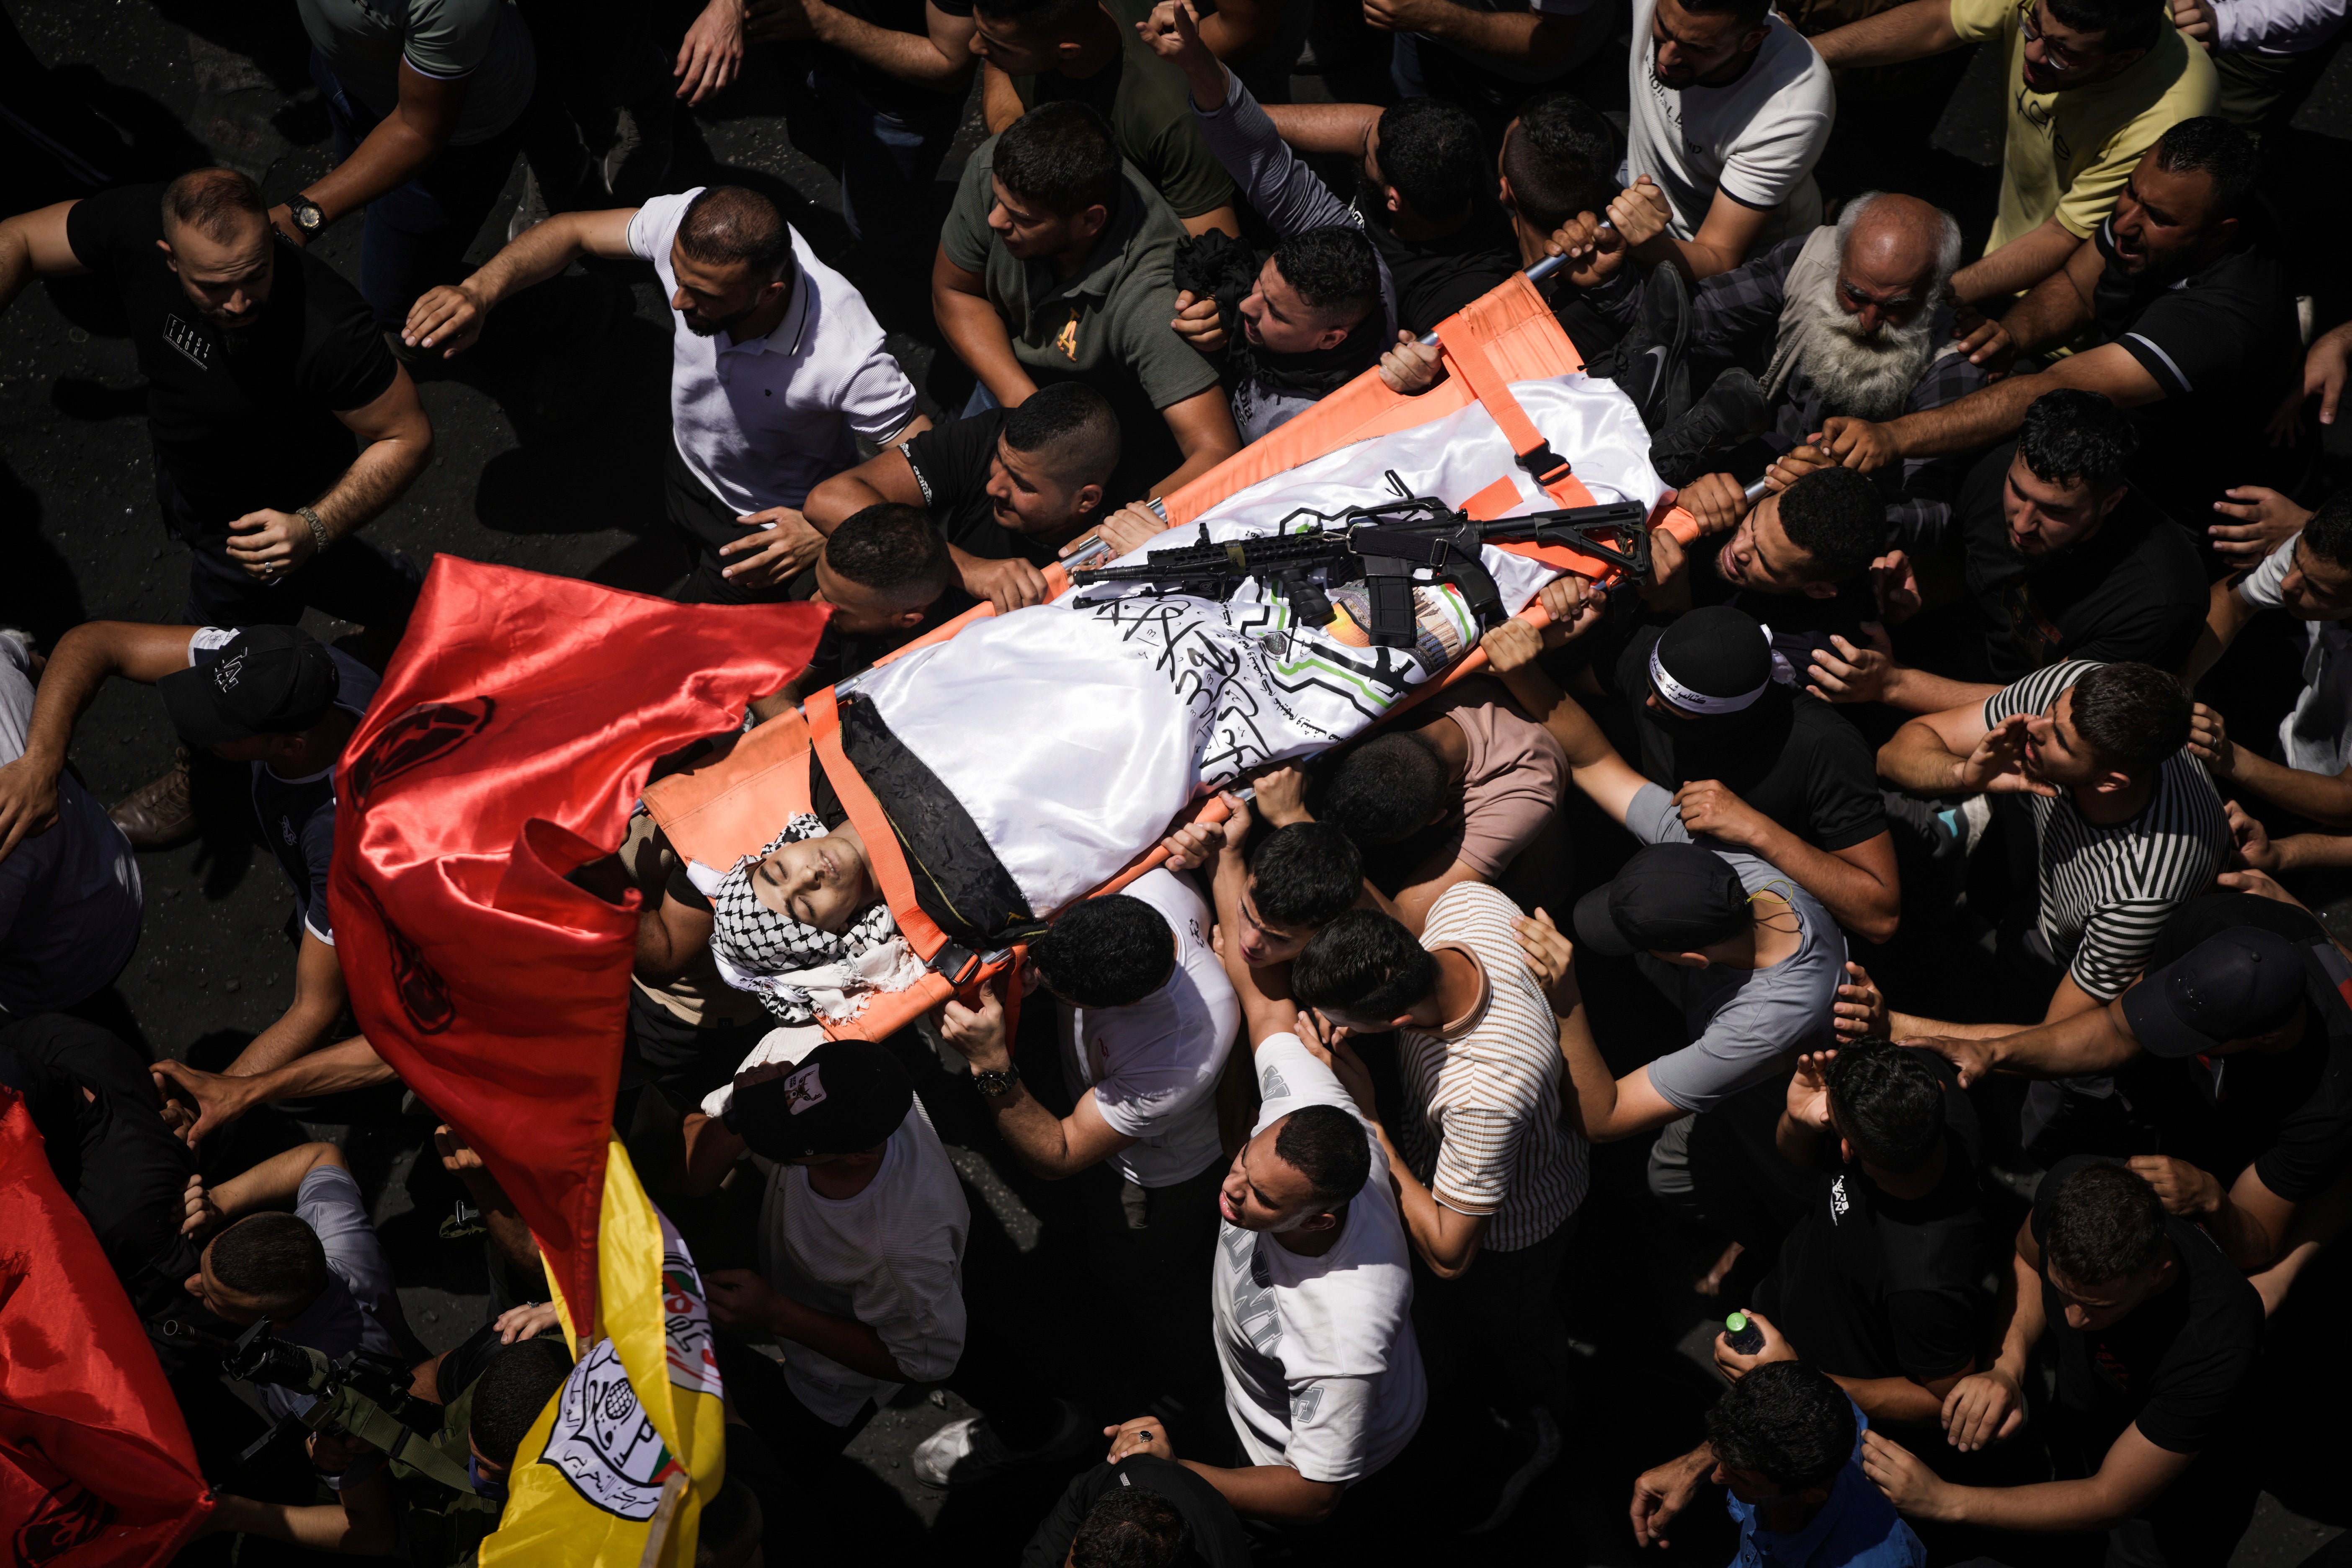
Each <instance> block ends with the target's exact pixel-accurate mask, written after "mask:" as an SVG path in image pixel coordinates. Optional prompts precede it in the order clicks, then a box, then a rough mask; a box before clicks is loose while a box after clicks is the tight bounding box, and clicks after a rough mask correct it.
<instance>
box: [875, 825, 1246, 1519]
mask: <svg viewBox="0 0 2352 1568" xmlns="http://www.w3.org/2000/svg"><path fill="white" fill-rule="evenodd" d="M1210 924H1211V922H1210V917H1209V907H1208V905H1207V904H1206V903H1205V902H1204V901H1202V898H1201V895H1200V894H1198V893H1196V892H1194V891H1193V890H1192V885H1191V884H1190V883H1189V882H1187V881H1185V880H1184V879H1182V878H1181V877H1178V876H1175V875H1174V874H1172V873H1171V872H1169V871H1166V870H1154V871H1150V872H1148V873H1146V874H1145V875H1143V876H1141V877H1139V878H1137V879H1135V881H1134V882H1133V884H1131V885H1130V886H1129V888H1128V889H1127V890H1126V891H1125V892H1124V893H1118V894H1113V895H1111V896H1109V897H1107V898H1100V899H1088V900H1085V901H1084V902H1082V903H1080V904H1079V905H1078V906H1077V907H1076V908H1075V909H1073V910H1068V911H1067V912H1066V913H1065V914H1064V915H1063V916H1062V917H1061V918H1060V919H1059V920H1058V921H1055V923H1054V925H1053V928H1052V929H1051V930H1049V931H1046V932H1045V934H1044V935H1042V936H1040V937H1038V938H1037V939H1036V941H1034V942H1032V943H1031V944H1030V947H1029V954H1030V961H1031V963H1033V964H1034V967H1035V971H1036V976H1037V981H1038V984H1039V986H1040V989H1041V990H1042V991H1043V992H1044V993H1045V994H1044V995H1040V996H1038V997H1037V998H1036V1000H1037V1001H1039V1002H1043V1001H1045V1000H1047V999H1048V998H1049V997H1050V999H1051V1000H1052V1001H1054V1002H1055V1003H1056V1004H1058V1005H1056V1006H1055V1026H1056V1039H1057V1041H1058V1043H1059V1045H1060V1047H1061V1052H1060V1054H1061V1058H1062V1078H1063V1082H1064V1084H1065V1086H1066V1088H1067V1089H1068V1091H1069V1094H1070V1097H1071V1099H1072V1100H1074V1101H1075V1105H1074V1108H1073V1109H1072V1110H1071V1112H1070V1114H1069V1115H1067V1116H1066V1117H1061V1118H1058V1119H1057V1118H1056V1117H1055V1114H1054V1113H1053V1112H1052V1111H1051V1110H1047V1109H1046V1108H1045V1106H1044V1105H1042V1104H1040V1103H1039V1102H1038V1101H1037V1100H1035V1099H1034V1097H1032V1096H1031V1095H1030V1093H1029V1092H1028V1089H1026V1088H1025V1087H1024V1085H1023V1084H1022V1082H1021V1075H1020V1070H1019V1068H1017V1067H1015V1065H1014V1063H1013V1053H1012V1047H1011V1042H1010V1041H1008V1040H1007V1039H1006V1038H1005V1031H1004V1014H1003V1007H1002V1005H999V1004H998V1003H997V1001H996V999H995V998H994V997H993V996H988V997H986V998H984V1000H983V1005H982V1006H981V1007H980V1008H978V1009H973V1008H968V1007H963V1006H961V1005H957V1004H955V1003H950V1004H948V1005H947V1006H946V1007H944V1008H943V1009H942V1010H941V1017H940V1034H941V1036H942V1037H944V1038H945V1039H946V1040H947V1042H948V1044H949V1045H950V1047H953V1048H954V1049H955V1050H956V1051H958V1052H959V1053H961V1055H962V1056H963V1057H964V1058H965V1059H966V1060H967V1061H968V1062H969V1063H970V1064H971V1074H972V1086H973V1088H974V1089H977V1090H978V1091H979V1092H980V1095H981V1099H982V1103H984V1104H985V1105H986V1106H987V1107H988V1108H989V1110H990V1111H991V1112H992V1114H993V1115H994V1117H995V1120H996V1129H997V1131H998V1132H999V1133H1001V1134H1002V1135H1003V1139H1004V1141H1005V1142H1006V1143H1008V1144H1010V1145H1011V1146H1012V1149H1013V1153H1014V1155H1015V1156H1017V1157H1018V1158H1019V1159H1020V1161H1021V1163H1023V1164H1024V1165H1026V1166H1027V1167H1028V1168H1029V1169H1030V1170H1032V1171H1034V1172H1035V1173H1037V1174H1038V1175H1040V1176H1043V1177H1045V1178H1046V1179H1047V1180H1049V1181H1052V1180H1058V1179H1059V1178H1061V1177H1064V1176H1072V1175H1075V1176H1076V1177H1077V1178H1078V1182H1079V1187H1080V1191H1081V1194H1082V1196H1083V1199H1084V1202H1085V1205H1086V1210H1087V1232H1088V1236H1087V1240H1088V1249H1089V1250H1090V1252H1091V1253H1092V1254H1093V1258H1094V1266H1095V1270H1096V1272H1097V1274H1098V1275H1100V1276H1101V1277H1102V1278H1103V1279H1104V1282H1105V1283H1106V1284H1108V1286H1109V1287H1110V1288H1111V1289H1112V1290H1113V1291H1114V1292H1116V1294H1117V1295H1118V1299H1119V1300H1120V1301H1121V1302H1122V1303H1123V1304H1124V1306H1125V1308H1126V1310H1127V1311H1128V1312H1129V1315H1130V1317H1131V1318H1132V1319H1133V1320H1134V1322H1135V1325H1136V1327H1137V1330H1138V1331H1139V1344H1141V1345H1144V1346H1148V1347H1149V1351H1148V1352H1147V1353H1146V1354H1145V1355H1143V1356H1141V1357H1139V1363H1140V1364H1141V1366H1142V1368H1143V1371H1144V1375H1145V1376H1146V1378H1147V1379H1148V1381H1149V1382H1150V1384H1152V1387H1151V1389H1150V1393H1151V1394H1153V1395H1157V1396H1161V1397H1164V1398H1167V1399H1169V1400H1171V1401H1173V1402H1174V1405H1173V1406H1171V1408H1173V1407H1181V1411H1183V1412H1185V1413H1189V1414H1190V1415H1192V1417H1195V1418H1200V1417H1206V1418H1208V1419H1209V1420H1211V1421H1213V1420H1214V1415H1213V1413H1214V1411H1215V1409H1216V1406H1217V1398H1216V1390H1217V1369H1216V1362H1215V1359H1214V1355H1213V1349H1212V1344H1211V1340H1210V1331H1209V1316H1208V1312H1207V1310H1206V1308H1207V1305H1208V1299H1209V1268H1210V1262H1211V1259H1212V1257H1213V1254H1214V1252H1215V1250H1216V1235H1217V1206H1216V1194H1217V1187H1218V1184H1219V1183H1220V1182H1221V1181H1222V1180H1223V1170H1224V1163H1225V1159H1224V1149H1223V1144H1222V1143H1221V1142H1219V1139H1218V1136H1217V1080H1218V1079H1219V1078H1220V1077H1221V1076H1222V1075H1223V1072H1224V1067H1225V1057H1226V1055H1227V1053H1228V1052H1229V1051H1231V1049H1232V1048H1233V1042H1234V1035H1235V1033H1236V1032H1237V1031H1238V1029H1239V1027H1240V1024H1241V1004H1240V1003H1239V1002H1238V1001H1237V1000H1236V999H1235V997H1234V988H1233V984H1232V982H1231V981H1229V980H1227V979H1226V978H1225V971H1224V965H1223V961H1222V960H1220V959H1219V958H1218V956H1217V953H1216V951H1215V950H1214V948H1213V947H1212V946H1211V945H1210V941H1209V931H1210ZM1178 1420H1179V1424H1180V1426H1181V1425H1182V1424H1183V1423H1184V1415H1181V1414H1180V1415H1179V1416H1178ZM992 1447H993V1446H992V1444H990V1443H989V1441H988V1440H987V1438H986V1437H985V1436H983V1435H982V1433H980V1432H979V1431H977V1430H976V1429H965V1427H964V1424H957V1425H956V1426H950V1427H948V1428H944V1429H942V1431H941V1432H940V1435H939V1436H935V1437H933V1438H932V1439H931V1440H930V1441H929V1442H928V1443H926V1444H925V1445H924V1446H923V1447H921V1448H920V1449H918V1450H917V1452H916V1456H915V1468H916V1473H917V1474H918V1475H921V1476H923V1477H924V1478H925V1479H929V1480H932V1481H934V1482H935V1483H937V1484H942V1485H945V1484H951V1483H958V1482H962V1481H966V1480H974V1479H982V1478H984V1477H985V1476H987V1475H989V1474H992V1473H994V1472H995V1471H996V1470H997V1469H999V1468H1002V1467H1001V1466H1000V1465H996V1464H993V1463H992V1462H991V1459H992Z"/></svg>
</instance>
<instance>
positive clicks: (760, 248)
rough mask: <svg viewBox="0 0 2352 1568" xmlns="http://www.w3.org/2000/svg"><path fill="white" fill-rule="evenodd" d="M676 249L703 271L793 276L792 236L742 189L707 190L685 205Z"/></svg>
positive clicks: (768, 204) (770, 209) (766, 204)
mask: <svg viewBox="0 0 2352 1568" xmlns="http://www.w3.org/2000/svg"><path fill="white" fill-rule="evenodd" d="M677 247H678V248H679V249H680V250H683V251H684V252H686V254H687V255H688V256H689V257H691V258H693V259H695V260H697V261H699V262H701V263H702V264H703V265H704V266H706V267H734V266H739V265H740V266H743V267H748V268H751V273H752V276H754V277H756V278H762V279H771V280H781V279H786V278H790V277H791V276H792V275H793V231H792V228H791V227H790V226H788V225H787V224H786V223H785V222H784V215H783V214H782V213H781V212H779V211H777V210H776V204H775V203H773V202H772V201H770V200H769V199H768V198H767V197H765V196H763V195H761V194H760V193H759V192H757V191H755V190H751V189H750V188H749V187H747V186H744V185H710V186H707V187H705V188H704V189H703V190H702V192H701V193H700V194H698V195H696V197H695V198H694V199H693V200H692V201H690V202H688V203H687V204H686V216H684V217H683V218H681V219H679V220H678V226H677Z"/></svg>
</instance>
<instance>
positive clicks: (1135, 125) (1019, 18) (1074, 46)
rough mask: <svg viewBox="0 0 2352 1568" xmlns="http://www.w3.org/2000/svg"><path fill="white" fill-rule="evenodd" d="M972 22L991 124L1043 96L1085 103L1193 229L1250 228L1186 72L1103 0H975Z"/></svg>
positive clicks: (997, 127) (1001, 123)
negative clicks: (1201, 122)
mask: <svg viewBox="0 0 2352 1568" xmlns="http://www.w3.org/2000/svg"><path fill="white" fill-rule="evenodd" d="M972 22H973V26H974V28H975V33H974V37H973V38H972V47H973V48H974V49H976V50H978V51H979V53H980V56H981V58H982V59H984V60H986V61H987V62H988V68H987V72H986V75H985V78H984V79H983V86H982V95H983V96H982V107H983V110H984V111H985V113H986V116H987V120H988V128H989V129H990V130H991V131H997V132H1001V131H1003V129H1004V128H1005V127H1006V126H1008V125H1010V124H1012V123H1013V121H1015V120H1017V119H1019V118H1020V116H1021V114H1022V113H1023V111H1024V110H1031V109H1034V108H1036V107H1037V106H1038V105H1039V104H1041V103H1070V102H1075V103H1083V104H1085V105H1086V106H1087V108H1089V109H1091V110H1094V111H1095V112H1096V113H1097V114H1099V115H1101V116H1102V117H1103V120H1104V121H1105V122H1106V123H1108V125H1109V126H1110V132H1111V136H1112V138H1113V140H1115V141H1116V142H1118V152H1119V156H1121V157H1123V158H1125V159H1126V160H1127V161H1128V162H1129V163H1132V164H1134V165H1135V166H1136V167H1137V168H1138V169H1139V170H1141V171H1142V173H1143V178H1144V181H1145V183H1146V184H1149V185H1150V187H1151V188H1152V189H1153V190H1155V191H1158V192H1159V193H1160V195H1161V197H1162V198H1164V199H1165V200H1166V201H1167V203H1168V205H1169V206H1170V207H1171V209H1172V210H1173V211H1174V212H1175V214H1176V217H1177V220H1178V221H1179V222H1181V224H1182V225H1183V226H1184V227H1185V229H1186V231H1187V232H1189V233H1192V234H1200V233H1202V232H1204V231H1205V230H1208V229H1212V228H1216V229H1223V231H1224V232H1225V233H1227V234H1230V235H1234V236H1238V235H1239V234H1240V233H1241V220H1240V219H1239V218H1238V217H1236V216H1234V183H1233V181H1232V179H1231V178H1230V177H1228V176H1227V174H1225V166H1224V165H1223V163H1219V162H1217V156H1216V154H1215V153H1213V152H1211V151H1210V150H1209V144H1208V142H1207V141H1206V140H1205V139H1203V138H1202V135H1201V128H1200V127H1199V126H1198V125H1197V124H1195V123H1194V122H1193V120H1192V103H1191V100H1190V99H1189V97H1188V94H1189V92H1190V90H1191V89H1190V87H1189V86H1188V84H1187V83H1186V82H1185V80H1184V73H1183V72H1182V71H1180V70H1178V69H1177V68H1175V67H1174V66H1171V65H1170V64H1169V63H1168V62H1167V61H1166V60H1163V59H1161V58H1160V57H1159V56H1158V55H1156V54H1154V53H1152V51H1151V49H1150V46H1148V45H1146V44H1145V43H1144V41H1143V40H1142V38H1141V37H1139V36H1138V35H1137V33H1136V30H1135V29H1134V28H1133V27H1132V26H1128V25H1127V24H1125V23H1123V22H1121V21H1119V20H1118V18H1117V17H1116V16H1112V15H1111V13H1110V12H1109V11H1108V9H1106V8H1105V7H1104V6H1103V5H1099V4H1097V0H972Z"/></svg>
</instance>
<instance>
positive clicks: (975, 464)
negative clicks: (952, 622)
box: [803, 381, 1168, 618]
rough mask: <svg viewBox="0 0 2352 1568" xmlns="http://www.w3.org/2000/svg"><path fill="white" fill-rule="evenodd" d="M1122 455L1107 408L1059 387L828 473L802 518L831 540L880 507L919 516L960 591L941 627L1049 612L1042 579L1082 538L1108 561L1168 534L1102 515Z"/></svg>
mask: <svg viewBox="0 0 2352 1568" xmlns="http://www.w3.org/2000/svg"><path fill="white" fill-rule="evenodd" d="M1118 455H1119V433H1118V416H1116V415H1115V414H1114V413H1113V412H1112V410H1111V405H1110V401H1109V399H1108V398H1106V397H1104V396H1103V395H1102V394H1101V393H1099V392H1097V391H1096V390H1095V389H1094V388H1093V387H1090V386H1087V385H1086V384H1084V383H1081V382H1075V381H1066V382H1058V383H1055V384H1053V385H1051V386H1042V387H1039V388H1038V389H1037V390H1036V392H1034V394H1032V395H1030V396H1029V397H1028V399H1027V400H1026V401H1024V403H1023V404H1022V405H1021V406H1020V407H1018V408H1015V409H1012V410H1009V411H1008V410H1005V409H1003V408H992V409H989V410H987V411H986V412H985V413H981V414H975V415H972V416H971V417H969V418H965V419H954V420H950V421H949V422H948V423H946V424H944V425H939V426H933V427H932V428H930V429H929V430H927V431H925V432H923V433H922V434H921V435H919V436H917V437H914V438H913V439H912V440H910V441H908V442H907V443H905V444H904V445H903V446H900V447H896V448H894V449H893V450H890V451H887V452H885V453H883V454H882V455H881V456H879V457H877V458H871V459H869V460H868V461H866V462H864V463H860V464H859V465H858V466H857V467H856V468H852V469H850V470H849V471H848V472H847V473H844V474H836V475H835V476H834V477H833V478H832V479H827V480H825V481H824V483H823V484H821V485H819V486H818V487H817V488H816V489H814V490H812V491H810V492H809V499H808V505H807V506H806V507H805V508H804V509H803V515H804V516H805V517H807V519H808V520H809V521H810V522H811V523H812V524H814V526H815V527H816V528H817V529H818V530H819V531H821V532H827V533H829V532H831V531H833V530H834V529H835V528H837V527H838V526H840V524H841V523H842V521H844V520H845V519H847V518H848V517H849V516H850V515H851V514H853V513H855V512H859V511H863V510H865V509H866V508H867V507H869V506H873V505H876V504H877V503H879V502H882V501H894V502H897V503H898V504H899V505H901V506H915V507H921V508H922V509H923V510H926V511H928V512H929V514H930V518H931V522H932V524H933V526H935V527H936V528H938V530H939V531H940V537H942V538H944V539H945V540H946V541H947V542H948V552H949V554H950V555H951V556H952V557H953V558H954V561H955V567H956V575H957V578H958V582H959V585H960V587H961V595H958V594H957V593H956V592H954V591H953V590H950V593H949V594H948V595H945V596H944V597H943V598H942V599H941V600H940V605H939V607H938V610H937V612H936V613H937V614H938V615H939V616H940V617H941V618H945V617H947V616H953V615H956V614H959V613H961V611H962V610H963V609H964V608H966V607H967V606H969V605H971V604H973V603H975V602H982V601H984V602H987V603H991V604H993V605H995V606H996V607H997V609H998V610H999V611H1000V612H1001V611H1006V610H1017V609H1021V608H1023V607H1024V606H1026V605H1037V604H1043V603H1044V602H1045V598H1046V584H1045V570H1044V569H1045V567H1047V566H1050V565H1052V564H1053V563H1055V561H1057V560H1059V559H1060V558H1061V557H1062V556H1064V555H1067V554H1070V553H1072V552H1073V551H1074V549H1076V548H1077V547H1078V546H1080V545H1081V544H1082V543H1083V542H1084V541H1085V540H1086V539H1087V538H1088V537H1091V536H1094V535H1099V536H1101V537H1102V538H1105V539H1107V540H1108V541H1110V542H1111V546H1112V548H1111V554H1112V555H1124V554H1126V553H1127V552H1129V551H1130V550H1133V549H1135V548H1136V547H1137V546H1138V545H1139V544H1141V543H1142V542H1144V541H1145V540H1147V539H1150V537H1151V536H1152V535H1153V534H1156V533H1159V532H1161V531H1164V530H1165V529H1166V528H1167V526H1168V525H1167V524H1166V523H1165V522H1163V521H1160V517H1159V516H1158V514H1157V513H1155V512H1152V511H1151V510H1149V509H1147V508H1145V507H1142V506H1128V507H1123V508H1121V509H1120V510H1118V511H1117V512H1114V513H1112V514H1110V515H1109V516H1108V517H1105V516H1103V515H1102V504H1103V496H1104V492H1105V489H1106V487H1107V486H1108V484H1109V482H1110V476H1111V471H1112V470H1113V469H1115V468H1118ZM1105 559H1108V557H1106V558H1105Z"/></svg>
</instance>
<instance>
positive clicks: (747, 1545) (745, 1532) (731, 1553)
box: [694, 1476, 768, 1568]
mask: <svg viewBox="0 0 2352 1568" xmlns="http://www.w3.org/2000/svg"><path fill="white" fill-rule="evenodd" d="M767 1529H768V1515H767V1510H764V1509H762V1508H761V1506H760V1494H759V1493H757V1492H755V1491H753V1490H752V1489H751V1488H750V1487H748V1486H746V1485H745V1484H744V1483H743V1482H742V1481H740V1480H739V1479H736V1478H735V1477H733V1476H730V1477H728V1478H727V1484H726V1485H725V1486H722V1487H720V1488H719V1495H718V1496H717V1497H715V1498H712V1499H711V1500H710V1501H709V1505H708V1506H707V1507H705V1508H704V1509H703V1510H702V1520H701V1522H700V1523H699V1524H698V1525H697V1526H696V1528H695V1532H694V1568H730V1564H733V1563H740V1562H742V1561H743V1560H744V1559H746V1558H748V1557H750V1556H751V1548H752V1547H753V1546H755V1545H757V1544H758V1543H759V1540H760V1537H761V1536H762V1535H764V1534H766V1533H767Z"/></svg>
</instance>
